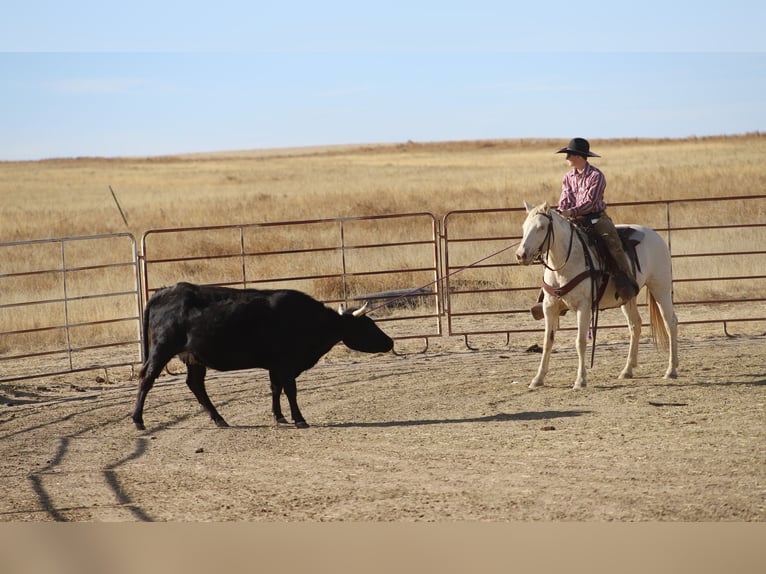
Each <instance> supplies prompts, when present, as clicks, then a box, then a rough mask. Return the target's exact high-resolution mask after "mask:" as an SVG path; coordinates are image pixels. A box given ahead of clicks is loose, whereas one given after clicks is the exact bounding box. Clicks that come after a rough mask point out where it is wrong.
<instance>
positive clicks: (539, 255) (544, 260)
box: [534, 212, 577, 271]
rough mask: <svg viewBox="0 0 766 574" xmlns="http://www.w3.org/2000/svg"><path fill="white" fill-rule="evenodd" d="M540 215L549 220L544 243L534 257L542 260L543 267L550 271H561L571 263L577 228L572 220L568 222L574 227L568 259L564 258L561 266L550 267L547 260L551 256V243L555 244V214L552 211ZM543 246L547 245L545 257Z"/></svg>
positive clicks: (568, 249)
mask: <svg viewBox="0 0 766 574" xmlns="http://www.w3.org/2000/svg"><path fill="white" fill-rule="evenodd" d="M538 215H542V216H543V217H545V218H546V219H547V220H548V229H547V231H546V232H545V237H544V238H543V241H542V243H540V247H539V248H538V249H537V252H536V254H535V257H534V258H535V259H536V260H538V261H540V263H542V264H543V267H545V268H546V269H547V270H548V271H560V270H561V269H563V268H564V267H566V264H567V263H569V258H570V257H571V256H572V245H573V244H574V236H575V235H576V234H577V230H576V229H574V225H572V222H571V221H570V222H568V223H569V225H570V226H571V227H572V233H571V234H570V236H569V247H568V248H567V256H566V259H564V263H562V264H561V267H558V268H556V269H554V268H553V267H550V266H549V265H548V263H547V260H548V259H549V258H550V253H551V245H553V240H554V233H553V215H551V213H550V212H548V213H539V214H538ZM546 243H547V246H546ZM543 247H545V257H544V258H543Z"/></svg>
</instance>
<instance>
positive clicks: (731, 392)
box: [0, 334, 766, 522]
mask: <svg viewBox="0 0 766 574" xmlns="http://www.w3.org/2000/svg"><path fill="white" fill-rule="evenodd" d="M571 336H573V335H562V337H561V339H560V340H559V346H558V348H557V351H556V352H555V354H554V356H553V358H552V366H551V372H550V373H549V376H548V380H547V386H546V387H545V388H542V389H539V390H535V391H529V390H528V389H527V384H528V383H529V380H530V379H531V378H532V376H533V375H534V372H535V369H536V367H537V363H538V361H539V357H540V355H539V354H537V353H531V352H527V351H526V348H527V347H528V345H529V342H527V341H523V340H518V341H512V342H511V344H510V346H505V345H503V344H502V342H501V343H499V344H495V343H492V342H488V343H486V344H484V345H481V346H480V347H479V350H469V349H467V348H466V347H465V346H464V345H463V344H462V340H455V339H451V338H445V339H444V340H443V341H442V342H440V344H439V345H435V344H432V345H431V348H430V349H429V350H428V352H426V353H422V354H421V353H416V352H412V353H408V354H405V355H400V356H398V355H395V354H393V353H389V354H386V355H376V356H370V355H362V354H358V353H354V352H351V351H347V350H345V349H344V348H336V349H335V350H333V351H332V352H331V353H330V354H329V355H328V356H327V357H325V358H324V359H323V360H322V361H320V363H319V364H318V365H317V366H316V367H315V368H313V369H312V370H310V371H308V372H306V373H304V374H303V375H302V377H301V378H300V379H299V381H298V387H299V395H298V399H299V402H300V405H301V409H302V411H303V414H304V415H305V416H306V418H307V420H308V421H309V423H310V424H311V427H310V428H309V429H305V430H298V429H295V428H292V427H290V426H282V427H279V428H275V427H274V425H273V424H272V422H271V417H270V412H269V409H270V402H269V396H268V378H267V374H266V373H265V372H264V371H257V370H256V371H246V372H237V373H216V372H211V373H210V374H209V377H208V385H207V386H208V391H209V394H210V396H211V399H212V400H213V402H214V403H215V404H216V406H217V407H218V409H219V411H220V412H221V414H222V415H223V416H224V417H225V418H226V419H227V421H228V422H229V424H230V425H231V428H229V429H219V428H217V427H216V426H215V425H214V424H213V423H212V421H211V420H210V419H209V418H208V416H207V415H206V414H205V413H204V412H203V411H202V410H201V408H200V407H199V405H198V404H197V402H196V400H195V399H194V397H193V396H192V394H191V392H190V391H189V390H188V388H186V385H185V384H184V380H183V374H182V373H181V374H179V375H177V376H171V375H168V376H165V377H163V378H161V379H160V380H159V381H158V383H157V385H156V386H155V388H154V389H153V390H152V392H151V393H150V394H149V397H148V400H147V405H146V410H145V413H144V418H145V421H146V424H147V431H144V432H139V431H137V430H135V429H134V427H133V425H132V423H131V421H130V419H129V414H130V412H131V410H132V407H133V402H134V398H135V388H136V381H135V380H130V378H129V377H128V376H127V375H125V376H123V377H114V376H110V378H109V380H104V379H103V377H99V378H96V375H95V374H93V373H88V374H81V375H71V376H68V377H60V378H57V379H52V378H47V379H39V380H34V381H24V382H20V383H16V384H13V385H8V384H6V385H3V386H0V438H1V439H2V440H0V474H1V475H2V477H3V483H4V487H3V493H4V494H3V496H2V497H1V498H0V521H7V522H16V521H33V522H40V521H99V522H100V521H271V522H273V521H277V522H305V521H312V522H316V521H374V522H391V521H400V522H402V521H403V522H411V521H437V522H450V521H519V520H521V521H570V520H586V521H759V522H760V521H764V519H766V408H764V407H765V405H766V337H764V336H762V335H761V336H758V335H747V336H738V337H733V338H730V337H725V336H723V335H722V334H721V335H710V336H696V337H691V338H690V337H687V338H682V340H681V346H680V368H679V378H678V379H677V380H663V379H662V378H661V375H662V373H663V372H664V368H665V365H666V357H665V355H664V353H661V352H658V351H655V350H654V349H653V347H652V346H651V344H650V343H649V342H646V343H642V346H641V354H640V366H639V369H638V370H637V378H635V379H633V380H619V379H617V375H618V374H619V372H620V370H621V369H622V367H623V364H624V361H625V356H626V353H627V343H626V342H625V341H624V340H622V339H620V338H619V337H613V338H611V339H610V336H608V335H605V336H604V338H603V340H602V341H601V342H600V344H599V346H598V348H597V352H596V362H595V365H594V368H593V369H591V370H590V371H589V387H588V388H587V389H585V390H582V391H574V390H572V389H571V385H572V382H573V379H574V374H575V364H576V355H575V352H574V350H573V348H572V345H571V341H570V340H568V339H570V338H571ZM564 339H567V340H566V341H564ZM402 346H404V345H402ZM397 349H400V346H399V344H397ZM400 350H401V349H400ZM115 378H117V380H114V379H115Z"/></svg>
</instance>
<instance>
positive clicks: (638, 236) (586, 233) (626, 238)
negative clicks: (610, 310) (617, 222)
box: [575, 223, 644, 274]
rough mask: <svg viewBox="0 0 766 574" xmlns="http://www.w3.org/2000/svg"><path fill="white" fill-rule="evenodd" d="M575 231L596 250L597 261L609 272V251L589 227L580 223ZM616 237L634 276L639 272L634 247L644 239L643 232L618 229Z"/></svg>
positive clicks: (623, 228) (630, 228)
mask: <svg viewBox="0 0 766 574" xmlns="http://www.w3.org/2000/svg"><path fill="white" fill-rule="evenodd" d="M575 229H577V231H578V232H579V233H580V234H581V236H582V237H584V239H585V241H586V242H587V244H588V245H589V246H591V247H593V248H594V249H595V250H596V254H597V255H598V259H599V261H601V262H602V267H604V268H605V269H606V271H607V272H610V270H611V267H612V256H611V255H610V254H609V250H608V249H607V248H606V247H605V246H604V244H603V243H602V242H601V241H600V240H599V239H598V238H597V237H596V234H595V232H594V231H593V228H592V227H591V226H590V225H583V224H580V223H576V224H575ZM617 235H619V236H620V241H621V242H622V249H623V250H624V251H625V254H626V255H627V256H628V259H630V262H631V264H632V265H633V270H634V274H636V272H637V271H640V270H641V264H640V262H639V261H638V254H637V253H636V246H637V245H638V244H639V243H641V240H642V239H643V238H644V232H643V231H640V230H638V229H636V228H634V227H618V228H617Z"/></svg>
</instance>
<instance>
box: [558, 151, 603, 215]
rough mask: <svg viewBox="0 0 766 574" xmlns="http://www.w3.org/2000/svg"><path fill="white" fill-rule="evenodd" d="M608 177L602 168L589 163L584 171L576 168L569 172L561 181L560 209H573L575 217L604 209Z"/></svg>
mask: <svg viewBox="0 0 766 574" xmlns="http://www.w3.org/2000/svg"><path fill="white" fill-rule="evenodd" d="M605 189H606V178H605V177H604V174H603V173H602V172H601V170H600V169H598V168H597V167H594V166H592V165H591V164H587V165H586V166H585V170H583V172H582V173H577V170H576V169H573V170H572V171H570V172H568V173H567V174H566V175H565V176H564V180H563V181H562V182H561V197H560V198H559V209H571V210H572V211H573V213H572V215H573V216H574V217H580V216H582V215H587V214H588V213H593V212H596V211H604V210H605V209H606V203H605V202H604V190H605Z"/></svg>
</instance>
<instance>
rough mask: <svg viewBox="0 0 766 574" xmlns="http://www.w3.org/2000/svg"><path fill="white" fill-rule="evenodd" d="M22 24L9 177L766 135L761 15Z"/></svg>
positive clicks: (123, 5)
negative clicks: (97, 162) (219, 157)
mask: <svg viewBox="0 0 766 574" xmlns="http://www.w3.org/2000/svg"><path fill="white" fill-rule="evenodd" d="M13 4H14V5H7V6H4V8H3V18H2V19H0V160H36V159H45V158H52V157H80V156H99V157H116V156H152V155H163V154H176V153H193V152H212V151H228V150H249V149H270V148H280V147H297V146H318V145H334V144H363V143H365V144H366V143H396V142H404V141H410V140H411V141H418V142H427V141H446V140H475V139H505V138H511V139H515V138H559V139H561V140H562V141H564V143H565V142H566V141H568V140H569V139H570V138H571V137H576V136H577V137H586V138H589V139H598V138H623V137H626V138H633V137H640V138H644V137H646V138H676V137H678V138H684V137H689V136H708V135H731V134H740V133H749V132H756V131H760V132H763V131H766V35H764V34H763V33H762V26H763V22H766V2H763V1H762V0H759V1H757V2H756V1H744V0H731V1H729V2H727V3H712V2H700V1H699V0H698V1H697V2H691V1H687V0H677V1H668V0H664V1H657V0H645V1H644V2H641V3H635V2H630V3H629V2H620V1H618V0H611V1H608V2H607V1H601V0H593V1H592V2H584V3H579V4H578V3H573V2H563V1H560V0H548V1H546V2H527V3H516V2H513V1H511V0H504V1H502V2H500V1H494V0H474V1H472V2H458V1H452V0H440V1H438V2H437V1H431V0H427V1H422V2H418V1H417V0H409V1H399V0H389V1H388V2H375V3H372V2H370V3H367V2H363V1H361V0H356V1H354V2H351V1H345V0H344V1H338V0H326V1H325V2H316V1H312V2H309V1H291V0H281V1H268V2H265V1H253V0H250V1H244V0H217V1H216V2H211V1H210V0H207V1H205V2H200V1H197V0H186V1H184V2H181V1H176V0H172V1H161V0H152V1H147V0H131V1H130V2H125V1H124V0H121V1H120V2H111V1H108V0H96V1H90V0H68V1H67V2H61V1H60V0H47V1H40V0H25V2H14V3H13ZM706 4H707V5H706Z"/></svg>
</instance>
